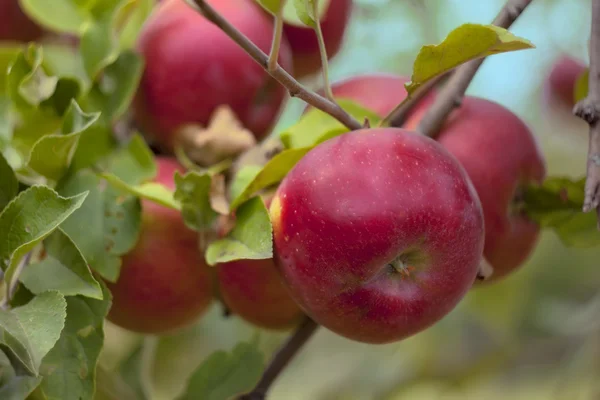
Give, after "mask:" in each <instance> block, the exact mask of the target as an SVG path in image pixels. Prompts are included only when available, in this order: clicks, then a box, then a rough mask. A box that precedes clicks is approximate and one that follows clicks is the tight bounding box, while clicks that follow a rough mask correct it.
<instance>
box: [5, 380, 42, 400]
mask: <svg viewBox="0 0 600 400" xmlns="http://www.w3.org/2000/svg"><path fill="white" fill-rule="evenodd" d="M41 382H42V377H41V376H38V377H35V376H15V377H13V378H12V379H11V380H9V381H8V382H6V383H5V384H3V385H1V386H0V399H2V400H23V399H26V398H28V397H27V396H29V395H30V394H31V392H33V391H34V390H35V388H36V387H38V386H39V384H40V383H41Z"/></svg>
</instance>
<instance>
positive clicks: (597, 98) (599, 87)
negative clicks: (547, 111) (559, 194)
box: [573, 0, 600, 229]
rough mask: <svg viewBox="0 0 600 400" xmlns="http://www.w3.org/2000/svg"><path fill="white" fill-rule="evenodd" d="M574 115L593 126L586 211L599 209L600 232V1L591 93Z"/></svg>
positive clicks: (595, 9)
mask: <svg viewBox="0 0 600 400" xmlns="http://www.w3.org/2000/svg"><path fill="white" fill-rule="evenodd" d="M573 113H574V114H575V115H577V116H578V117H579V118H581V119H583V120H585V121H586V122H587V123H588V124H589V126H590V134H589V146H588V157H587V178H586V182H585V199H584V202H583V212H589V211H591V210H593V209H596V213H597V215H598V229H600V123H598V122H599V121H600V0H594V1H593V2H592V32H591V38H590V71H589V79H588V94H587V96H586V97H585V98H584V99H583V100H581V101H579V102H578V103H577V104H575V107H573Z"/></svg>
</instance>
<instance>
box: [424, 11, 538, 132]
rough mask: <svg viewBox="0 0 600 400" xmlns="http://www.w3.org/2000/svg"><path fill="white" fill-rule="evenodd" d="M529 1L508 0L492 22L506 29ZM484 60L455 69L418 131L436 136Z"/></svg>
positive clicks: (473, 61) (459, 102)
mask: <svg viewBox="0 0 600 400" xmlns="http://www.w3.org/2000/svg"><path fill="white" fill-rule="evenodd" d="M531 1H532V0H508V1H507V3H506V4H505V5H504V7H503V8H502V10H500V13H499V14H498V15H497V16H496V18H495V19H494V21H493V22H492V24H493V25H497V26H500V27H502V28H505V29H508V28H509V27H510V26H511V25H512V23H513V22H515V20H516V19H517V18H518V17H519V15H521V13H522V12H523V11H524V10H525V8H527V6H528V5H529V4H530V3H531ZM484 61H485V58H480V59H477V60H472V61H469V62H467V63H465V64H463V65H461V66H460V67H458V68H457V69H456V71H455V72H454V73H453V74H452V76H451V77H450V79H448V82H447V83H446V85H445V86H444V88H443V89H441V90H440V92H439V95H438V96H437V97H436V99H435V101H434V103H433V104H432V105H431V107H430V108H429V109H428V110H427V112H426V114H425V115H424V116H423V119H421V122H420V123H419V126H418V128H417V130H418V131H419V132H421V133H423V134H424V135H426V136H429V137H436V136H437V134H438V132H439V130H440V128H441V127H442V125H443V124H444V121H445V120H446V117H447V116H448V114H450V112H452V110H454V109H455V108H456V107H459V106H460V104H461V101H462V98H463V97H464V95H465V92H466V91H467V88H468V87H469V84H470V83H471V81H472V80H473V77H474V76H475V73H477V70H478V69H479V67H480V66H481V64H483V62H484Z"/></svg>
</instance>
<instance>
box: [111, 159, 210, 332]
mask: <svg viewBox="0 0 600 400" xmlns="http://www.w3.org/2000/svg"><path fill="white" fill-rule="evenodd" d="M157 163H158V174H157V177H156V181H157V182H159V183H162V184H163V185H165V186H167V187H169V188H171V189H174V182H173V176H174V174H175V171H180V172H184V169H183V167H181V166H180V165H179V164H178V163H177V162H176V161H175V160H174V159H170V158H157ZM107 285H108V287H109V289H110V290H111V292H112V294H113V304H112V308H111V309H110V312H109V314H108V319H109V320H110V321H111V322H113V323H114V324H116V325H118V326H121V327H122V328H125V329H128V330H131V331H135V332H139V333H146V334H162V333H166V332H170V331H173V330H176V329H178V328H181V327H184V326H186V325H189V324H191V323H193V322H194V321H196V320H197V319H198V318H199V317H200V315H201V314H202V313H204V312H205V311H206V310H207V309H208V306H209V304H210V303H211V300H212V296H213V289H212V286H213V276H212V273H211V271H210V267H208V265H207V264H206V262H205V260H204V257H203V254H202V253H201V252H200V251H199V249H198V237H197V233H196V232H194V231H192V230H190V229H189V228H187V226H186V225H185V224H184V222H183V219H182V217H181V213H180V212H179V211H176V210H173V209H170V208H166V207H164V206H161V205H158V204H156V203H153V202H151V201H148V200H143V201H142V228H141V232H140V237H139V240H138V243H137V245H136V246H135V248H134V249H133V250H132V251H131V252H129V253H128V254H127V255H125V256H124V257H123V264H122V266H121V274H120V276H119V278H118V280H117V282H116V283H111V282H107Z"/></svg>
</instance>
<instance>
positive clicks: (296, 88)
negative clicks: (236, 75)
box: [188, 0, 362, 130]
mask: <svg viewBox="0 0 600 400" xmlns="http://www.w3.org/2000/svg"><path fill="white" fill-rule="evenodd" d="M188 2H193V4H195V6H196V7H197V9H198V10H199V12H200V13H201V14H202V15H204V17H205V18H206V19H208V20H209V21H211V22H212V23H214V24H215V25H216V26H217V27H219V28H220V29H221V30H222V31H223V32H224V33H225V34H226V35H227V36H229V37H230V38H231V39H232V40H233V41H234V42H236V43H237V44H238V45H239V46H240V47H241V48H242V49H244V50H245V51H246V53H248V55H250V57H252V58H253V59H254V61H256V62H257V63H258V64H260V65H261V66H262V67H263V69H264V70H265V71H267V72H269V67H268V59H269V56H267V55H266V54H265V53H264V52H263V51H262V50H261V49H260V48H258V46H256V45H255V44H254V43H252V42H251V41H250V39H248V37H246V36H245V35H244V34H243V33H241V32H240V31H239V30H237V29H236V28H235V27H234V26H233V25H231V24H230V23H229V22H228V21H227V20H226V19H225V18H223V16H221V14H219V13H218V12H217V11H216V10H215V9H214V8H213V7H211V6H210V5H209V4H208V3H206V1H205V0H188ZM269 74H270V75H271V76H272V77H273V78H274V79H275V80H276V81H277V82H279V83H280V84H281V85H282V86H284V87H285V88H286V89H287V90H288V92H289V93H290V96H292V97H298V98H299V99H302V100H304V101H305V102H306V103H308V104H310V105H311V106H313V107H315V108H317V109H319V110H321V111H323V112H325V113H327V114H329V115H331V116H332V117H334V118H335V119H337V120H338V121H340V123H342V124H343V125H344V126H346V127H347V128H348V129H350V130H356V129H361V128H362V125H361V123H360V122H358V121H357V120H356V119H355V118H353V117H352V116H351V115H350V114H348V113H347V112H346V111H344V109H343V108H342V107H340V106H339V105H338V104H336V103H335V102H333V101H331V100H329V99H327V98H325V97H323V96H321V95H319V94H318V93H316V92H314V91H312V90H310V89H307V88H306V87H304V86H303V85H302V84H300V82H298V81H297V80H296V79H294V77H293V76H291V75H290V74H289V73H288V72H287V71H286V70H284V69H283V68H281V66H280V65H277V67H276V68H275V70H274V71H272V72H269Z"/></svg>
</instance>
